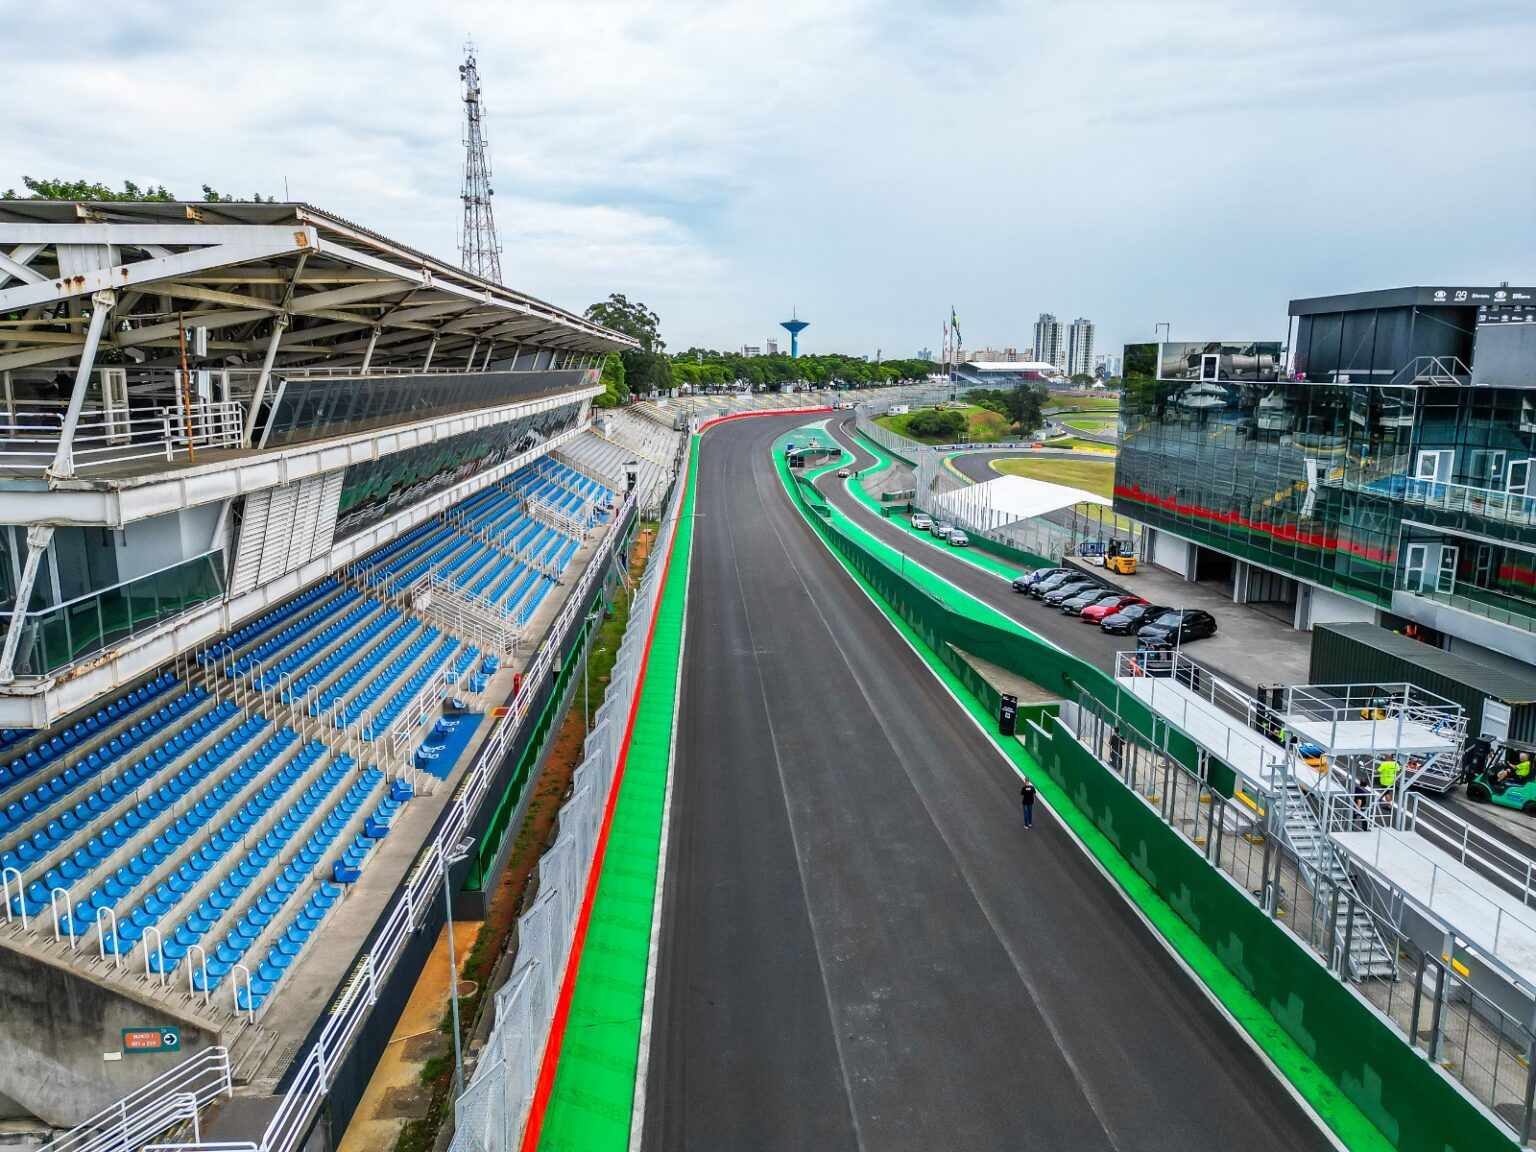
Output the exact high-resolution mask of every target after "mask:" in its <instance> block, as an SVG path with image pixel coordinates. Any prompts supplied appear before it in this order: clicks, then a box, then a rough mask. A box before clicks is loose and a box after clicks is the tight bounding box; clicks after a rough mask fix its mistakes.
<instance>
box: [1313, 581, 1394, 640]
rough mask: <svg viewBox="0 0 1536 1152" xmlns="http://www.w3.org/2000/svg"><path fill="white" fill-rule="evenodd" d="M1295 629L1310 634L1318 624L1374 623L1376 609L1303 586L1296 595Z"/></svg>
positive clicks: (1333, 593) (1346, 597)
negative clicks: (1360, 621) (1359, 621)
mask: <svg viewBox="0 0 1536 1152" xmlns="http://www.w3.org/2000/svg"><path fill="white" fill-rule="evenodd" d="M1297 600H1298V604H1297V610H1296V627H1298V628H1300V629H1302V630H1303V631H1307V632H1310V631H1311V630H1312V629H1313V628H1315V627H1317V626H1318V625H1319V624H1346V623H1349V622H1351V621H1356V620H1363V621H1365V622H1366V623H1367V624H1374V623H1376V607H1375V606H1374V605H1372V604H1367V603H1366V602H1365V601H1364V600H1356V599H1355V598H1354V597H1353V596H1341V595H1340V594H1339V593H1337V592H1330V591H1329V590H1328V589H1326V588H1315V587H1313V586H1312V585H1311V584H1303V585H1302V586H1301V588H1300V590H1299V592H1298V593H1297Z"/></svg>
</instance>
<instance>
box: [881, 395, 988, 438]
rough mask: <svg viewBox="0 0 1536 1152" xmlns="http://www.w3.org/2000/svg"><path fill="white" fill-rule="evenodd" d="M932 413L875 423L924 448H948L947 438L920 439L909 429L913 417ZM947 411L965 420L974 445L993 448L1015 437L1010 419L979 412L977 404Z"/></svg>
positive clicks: (948, 406) (886, 418)
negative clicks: (929, 446) (926, 446)
mask: <svg viewBox="0 0 1536 1152" xmlns="http://www.w3.org/2000/svg"><path fill="white" fill-rule="evenodd" d="M932 411H933V409H932V408H918V409H916V410H915V411H912V412H906V413H903V414H902V415H900V416H877V417H875V423H877V424H879V425H880V426H881V427H882V428H888V429H890V430H891V431H892V432H895V433H897V434H898V435H900V436H906V437H908V438H909V439H912V440H917V441H919V442H921V443H923V444H948V443H949V442H950V441H949V440H948V439H947V438H946V437H942V436H940V437H934V436H919V435H917V434H916V433H915V432H912V431H909V429H908V425H909V424H911V422H912V418H913V417H914V416H917V415H919V414H921V413H923V412H932ZM944 411H946V412H958V413H960V414H961V415H962V416H964V417H965V422H966V424H967V425H968V426H969V428H970V431H969V434H968V440H969V441H970V442H971V443H973V444H991V443H995V442H996V441H998V440H1011V439H1013V437H1014V432H1013V426H1012V425H1011V424H1009V423H1008V418H1007V417H1006V416H1000V415H998V414H997V413H996V412H991V411H988V410H987V409H986V408H978V407H976V406H975V405H974V404H946V405H945V406H944Z"/></svg>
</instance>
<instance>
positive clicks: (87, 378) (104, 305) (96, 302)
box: [47, 292, 117, 479]
mask: <svg viewBox="0 0 1536 1152" xmlns="http://www.w3.org/2000/svg"><path fill="white" fill-rule="evenodd" d="M115 303H117V294H116V293H115V292H93V293H91V305H92V309H91V326H90V328H89V329H87V331H86V333H85V347H84V348H83V349H81V351H80V368H79V370H78V371H76V373H75V387H74V389H73V391H71V392H70V394H69V408H68V409H67V410H66V411H65V413H64V428H63V431H61V432H60V433H59V451H58V453H57V455H55V456H54V458H53V466H52V467H51V468H49V469H48V473H47V475H48V476H49V478H55V477H57V478H59V479H68V478H69V477H71V476H73V475H74V474H75V462H74V459H73V453H74V447H75V429H76V428H77V427H78V426H79V424H80V410H81V409H82V408H84V407H85V392H86V389H87V388H89V387H90V383H91V368H92V367H93V366H94V365H95V363H96V349H97V348H99V347H100V346H101V333H102V330H103V329H104V328H106V326H107V317H108V316H109V315H110V314H111V312H112V305H113V304H115Z"/></svg>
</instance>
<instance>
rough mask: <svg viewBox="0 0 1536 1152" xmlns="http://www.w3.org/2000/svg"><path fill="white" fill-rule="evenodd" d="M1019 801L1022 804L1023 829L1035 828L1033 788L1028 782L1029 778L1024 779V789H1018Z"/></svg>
mask: <svg viewBox="0 0 1536 1152" xmlns="http://www.w3.org/2000/svg"><path fill="white" fill-rule="evenodd" d="M1019 799H1020V800H1021V801H1023V804H1024V827H1026V828H1033V827H1034V826H1035V786H1034V785H1033V784H1031V783H1030V782H1029V777H1028V776H1026V777H1024V787H1022V788H1020V789H1019Z"/></svg>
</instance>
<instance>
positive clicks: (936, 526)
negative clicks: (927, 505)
mask: <svg viewBox="0 0 1536 1152" xmlns="http://www.w3.org/2000/svg"><path fill="white" fill-rule="evenodd" d="M954 530H955V526H954V525H953V524H951V523H950V522H949V521H948V520H935V521H934V522H933V527H932V528H930V529H928V531H929V532H931V533H933V535H935V536H937V537H938V538H939V539H940V540H947V539H948V538H949V534H950V533H951V532H953V531H954Z"/></svg>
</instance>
